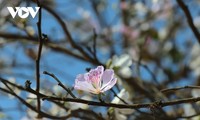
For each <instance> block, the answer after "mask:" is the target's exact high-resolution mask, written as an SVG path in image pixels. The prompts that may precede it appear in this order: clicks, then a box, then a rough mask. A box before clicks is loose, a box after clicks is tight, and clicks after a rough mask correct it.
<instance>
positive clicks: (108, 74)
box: [101, 69, 114, 87]
mask: <svg viewBox="0 0 200 120" xmlns="http://www.w3.org/2000/svg"><path fill="white" fill-rule="evenodd" d="M113 77H114V71H113V70H112V69H107V70H105V71H104V73H103V75H102V78H101V79H102V87H105V85H106V84H107V83H108V82H109V81H111V80H112V79H113Z"/></svg>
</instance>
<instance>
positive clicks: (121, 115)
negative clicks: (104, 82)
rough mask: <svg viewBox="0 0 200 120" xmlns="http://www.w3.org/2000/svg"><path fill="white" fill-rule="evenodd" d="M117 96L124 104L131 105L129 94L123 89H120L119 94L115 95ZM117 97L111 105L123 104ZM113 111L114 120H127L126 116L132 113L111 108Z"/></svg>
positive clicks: (129, 110)
mask: <svg viewBox="0 0 200 120" xmlns="http://www.w3.org/2000/svg"><path fill="white" fill-rule="evenodd" d="M117 96H118V97H120V98H122V99H123V100H124V101H125V102H127V103H129V104H130V103H131V102H130V101H129V94H128V92H127V91H126V90H125V89H122V90H121V91H120V93H118V94H117ZM118 97H115V98H114V99H113V100H112V102H111V103H116V104H123V102H122V101H121V100H120V99H119V98H118ZM113 109H114V116H115V119H116V120H126V119H127V117H126V115H130V114H132V113H133V112H134V110H133V109H118V108H113Z"/></svg>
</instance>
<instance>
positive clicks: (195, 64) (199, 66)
mask: <svg viewBox="0 0 200 120" xmlns="http://www.w3.org/2000/svg"><path fill="white" fill-rule="evenodd" d="M199 53H200V47H199V45H198V44H195V45H194V46H193V48H192V51H191V55H192V58H191V61H190V65H189V66H190V68H191V69H192V70H194V75H196V76H199V75H200V56H199Z"/></svg>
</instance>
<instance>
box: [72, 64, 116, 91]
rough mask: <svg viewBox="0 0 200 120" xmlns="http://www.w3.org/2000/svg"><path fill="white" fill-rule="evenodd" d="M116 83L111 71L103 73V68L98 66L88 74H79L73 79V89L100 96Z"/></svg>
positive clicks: (107, 70)
mask: <svg viewBox="0 0 200 120" xmlns="http://www.w3.org/2000/svg"><path fill="white" fill-rule="evenodd" d="M116 82H117V78H115V77H114V71H113V70H112V69H106V70H105V71H104V67H103V66H98V67H97V68H96V69H91V70H90V71H89V72H88V73H85V74H79V75H77V77H76V79H75V86H74V88H75V89H77V90H83V91H87V92H91V93H93V94H100V93H103V92H105V91H107V90H109V89H111V88H112V87H113V86H114V85H115V84H116Z"/></svg>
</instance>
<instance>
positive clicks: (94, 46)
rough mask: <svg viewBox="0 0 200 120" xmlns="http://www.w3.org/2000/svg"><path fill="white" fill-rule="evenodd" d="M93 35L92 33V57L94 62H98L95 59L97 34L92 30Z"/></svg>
mask: <svg viewBox="0 0 200 120" xmlns="http://www.w3.org/2000/svg"><path fill="white" fill-rule="evenodd" d="M93 33H94V38H93V56H94V59H95V60H98V59H97V52H96V51H97V50H96V39H97V33H96V31H95V29H93Z"/></svg>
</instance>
